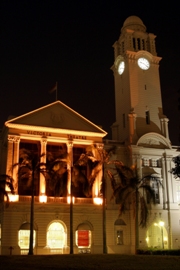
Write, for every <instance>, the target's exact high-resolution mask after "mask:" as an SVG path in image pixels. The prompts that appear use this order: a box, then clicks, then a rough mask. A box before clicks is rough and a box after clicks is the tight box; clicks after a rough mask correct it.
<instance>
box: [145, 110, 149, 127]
mask: <svg viewBox="0 0 180 270" xmlns="http://www.w3.org/2000/svg"><path fill="white" fill-rule="evenodd" d="M145 114H146V124H147V125H150V113H149V111H146V112H145Z"/></svg>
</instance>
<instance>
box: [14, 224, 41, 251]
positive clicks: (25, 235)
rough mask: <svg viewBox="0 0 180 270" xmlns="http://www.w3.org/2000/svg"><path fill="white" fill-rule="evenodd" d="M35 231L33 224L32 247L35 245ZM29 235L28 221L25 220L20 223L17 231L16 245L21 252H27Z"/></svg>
mask: <svg viewBox="0 0 180 270" xmlns="http://www.w3.org/2000/svg"><path fill="white" fill-rule="evenodd" d="M36 231H37V227H36V226H34V231H33V248H34V247H35V245H36ZM29 237H30V223H28V222H25V223H23V224H22V225H21V227H20V229H19V232H18V245H19V247H20V249H21V254H27V252H28V249H29Z"/></svg>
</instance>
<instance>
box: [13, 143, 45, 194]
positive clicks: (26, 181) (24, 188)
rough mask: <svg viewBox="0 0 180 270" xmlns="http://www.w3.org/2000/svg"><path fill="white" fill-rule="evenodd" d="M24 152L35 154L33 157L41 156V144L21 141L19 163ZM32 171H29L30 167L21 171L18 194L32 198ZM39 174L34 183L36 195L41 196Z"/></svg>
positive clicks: (36, 175)
mask: <svg viewBox="0 0 180 270" xmlns="http://www.w3.org/2000/svg"><path fill="white" fill-rule="evenodd" d="M23 150H28V151H29V152H31V153H33V155H35V156H36V155H37V156H39V155H40V143H39V142H33V143H32V142H29V141H21V142H20V150H19V153H20V157H19V162H20V163H21V161H22V159H23V158H22V157H21V153H22V155H23ZM31 173H32V171H31V170H30V169H28V167H24V168H22V169H21V173H20V174H19V175H18V194H19V195H25V196H30V195H31V194H32V185H31V183H32V178H31ZM39 177H40V176H39V174H38V173H37V172H36V173H35V179H34V180H35V181H34V195H35V196H37V195H39Z"/></svg>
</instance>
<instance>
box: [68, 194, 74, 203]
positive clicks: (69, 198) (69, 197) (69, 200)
mask: <svg viewBox="0 0 180 270" xmlns="http://www.w3.org/2000/svg"><path fill="white" fill-rule="evenodd" d="M67 203H69V204H70V203H71V196H67ZM72 203H75V197H72Z"/></svg>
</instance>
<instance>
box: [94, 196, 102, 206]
mask: <svg viewBox="0 0 180 270" xmlns="http://www.w3.org/2000/svg"><path fill="white" fill-rule="evenodd" d="M93 201H94V204H97V205H102V203H103V199H102V198H100V197H95V198H93Z"/></svg>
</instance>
